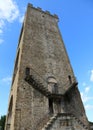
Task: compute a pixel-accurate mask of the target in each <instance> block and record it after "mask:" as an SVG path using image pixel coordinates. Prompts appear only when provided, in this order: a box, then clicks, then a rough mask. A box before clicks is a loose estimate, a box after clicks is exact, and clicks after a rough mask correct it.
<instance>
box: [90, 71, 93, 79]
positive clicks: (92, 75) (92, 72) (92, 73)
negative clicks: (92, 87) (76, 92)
mask: <svg viewBox="0 0 93 130" xmlns="http://www.w3.org/2000/svg"><path fill="white" fill-rule="evenodd" d="M90 81H92V82H93V70H91V75H90Z"/></svg>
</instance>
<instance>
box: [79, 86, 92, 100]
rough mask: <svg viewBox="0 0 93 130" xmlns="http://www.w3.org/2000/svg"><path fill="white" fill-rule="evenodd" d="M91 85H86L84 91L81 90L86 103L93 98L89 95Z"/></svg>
mask: <svg viewBox="0 0 93 130" xmlns="http://www.w3.org/2000/svg"><path fill="white" fill-rule="evenodd" d="M90 88H91V87H90V86H86V87H85V89H84V92H81V93H80V94H81V98H82V101H83V102H84V103H86V102H88V101H90V100H93V97H91V96H89V91H90Z"/></svg>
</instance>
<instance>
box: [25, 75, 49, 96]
mask: <svg viewBox="0 0 93 130" xmlns="http://www.w3.org/2000/svg"><path fill="white" fill-rule="evenodd" d="M25 81H27V82H28V83H29V84H30V85H32V87H33V88H35V89H37V90H38V91H40V92H41V93H42V94H43V95H45V96H46V97H49V96H50V95H51V92H50V91H49V90H48V89H47V88H46V87H44V85H43V84H42V83H40V82H39V81H38V80H37V79H35V78H34V76H33V75H28V76H26V77H25Z"/></svg>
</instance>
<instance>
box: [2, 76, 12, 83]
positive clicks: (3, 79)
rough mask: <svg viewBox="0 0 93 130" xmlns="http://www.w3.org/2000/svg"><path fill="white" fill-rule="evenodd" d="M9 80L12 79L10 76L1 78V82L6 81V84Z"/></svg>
mask: <svg viewBox="0 0 93 130" xmlns="http://www.w3.org/2000/svg"><path fill="white" fill-rule="evenodd" d="M11 81H12V78H11V77H10V76H7V77H5V78H2V79H1V82H2V83H7V84H9V83H11Z"/></svg>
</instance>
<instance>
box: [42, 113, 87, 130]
mask: <svg viewBox="0 0 93 130" xmlns="http://www.w3.org/2000/svg"><path fill="white" fill-rule="evenodd" d="M62 129H63V130H67V129H68V130H74V129H76V130H88V127H87V126H86V125H84V124H83V123H82V122H81V121H80V120H79V119H78V118H76V117H75V116H74V115H72V114H70V113H58V114H55V115H54V116H52V117H51V118H50V120H49V121H48V122H47V123H46V125H44V127H43V128H42V129H41V130H62Z"/></svg>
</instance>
